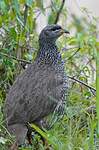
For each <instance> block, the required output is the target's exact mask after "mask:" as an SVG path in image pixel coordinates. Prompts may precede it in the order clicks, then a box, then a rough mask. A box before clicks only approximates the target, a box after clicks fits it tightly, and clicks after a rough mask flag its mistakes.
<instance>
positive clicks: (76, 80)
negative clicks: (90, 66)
mask: <svg viewBox="0 0 99 150" xmlns="http://www.w3.org/2000/svg"><path fill="white" fill-rule="evenodd" d="M0 55H2V56H5V57H7V58H9V59H14V60H16V61H18V62H24V63H27V64H31V63H32V62H30V61H27V60H24V59H18V58H16V57H14V56H11V55H10V56H9V55H7V54H5V53H2V52H0ZM67 77H68V78H70V79H71V80H73V81H75V82H78V83H80V84H82V85H84V86H86V87H87V88H89V89H90V90H91V91H94V92H96V89H95V88H93V87H92V86H89V85H88V84H87V83H85V82H83V81H81V80H79V79H75V78H74V77H71V76H67Z"/></svg>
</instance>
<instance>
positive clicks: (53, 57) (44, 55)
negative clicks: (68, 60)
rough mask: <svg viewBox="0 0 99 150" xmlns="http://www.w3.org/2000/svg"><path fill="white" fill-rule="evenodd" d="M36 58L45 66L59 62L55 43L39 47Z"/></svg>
mask: <svg viewBox="0 0 99 150" xmlns="http://www.w3.org/2000/svg"><path fill="white" fill-rule="evenodd" d="M37 58H38V59H39V60H40V61H42V62H44V63H47V64H56V63H59V62H60V61H61V55H60V53H59V52H58V49H57V46H56V44H55V43H50V42H49V43H46V42H45V43H43V44H42V45H41V46H40V50H39V52H38V55H37Z"/></svg>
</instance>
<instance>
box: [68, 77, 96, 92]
mask: <svg viewBox="0 0 99 150" xmlns="http://www.w3.org/2000/svg"><path fill="white" fill-rule="evenodd" d="M67 77H68V78H70V79H71V80H74V81H75V82H78V83H80V84H82V85H84V86H86V87H87V88H89V89H90V90H93V91H94V92H96V89H95V88H93V87H92V86H89V85H88V84H87V83H85V82H83V81H81V80H79V79H75V78H74V77H71V76H67Z"/></svg>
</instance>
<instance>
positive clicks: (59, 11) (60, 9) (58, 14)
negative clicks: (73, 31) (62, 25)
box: [54, 0, 65, 24]
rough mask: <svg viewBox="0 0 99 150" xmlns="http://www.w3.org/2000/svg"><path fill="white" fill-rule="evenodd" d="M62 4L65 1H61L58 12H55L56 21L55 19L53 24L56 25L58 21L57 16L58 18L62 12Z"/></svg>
mask: <svg viewBox="0 0 99 150" xmlns="http://www.w3.org/2000/svg"><path fill="white" fill-rule="evenodd" d="M64 4H65V0H63V1H62V3H61V6H60V8H59V10H58V12H57V15H56V19H55V22H54V23H55V24H57V22H58V20H59V16H60V14H61V11H62V9H63V7H64Z"/></svg>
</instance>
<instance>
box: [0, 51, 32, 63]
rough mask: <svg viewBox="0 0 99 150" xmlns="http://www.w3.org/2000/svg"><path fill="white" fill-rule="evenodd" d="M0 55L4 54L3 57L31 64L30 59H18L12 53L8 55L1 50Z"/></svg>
mask: <svg viewBox="0 0 99 150" xmlns="http://www.w3.org/2000/svg"><path fill="white" fill-rule="evenodd" d="M0 55H2V56H5V57H7V58H10V59H14V60H16V61H18V62H24V63H27V64H31V62H30V61H27V60H24V59H19V58H16V57H14V56H12V55H8V54H5V53H2V52H0Z"/></svg>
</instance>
